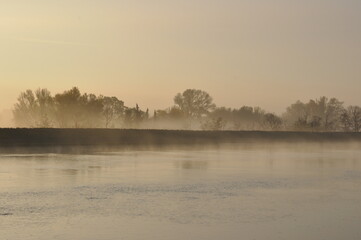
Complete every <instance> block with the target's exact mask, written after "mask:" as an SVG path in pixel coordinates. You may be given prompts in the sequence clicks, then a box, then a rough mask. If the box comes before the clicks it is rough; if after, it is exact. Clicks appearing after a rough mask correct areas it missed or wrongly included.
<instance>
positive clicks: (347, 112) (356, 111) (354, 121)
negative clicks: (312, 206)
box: [340, 106, 361, 132]
mask: <svg viewBox="0 0 361 240" xmlns="http://www.w3.org/2000/svg"><path fill="white" fill-rule="evenodd" d="M340 121H341V123H342V125H343V128H344V130H345V131H353V132H359V131H360V130H361V108H360V107H359V106H349V107H348V108H347V109H344V111H343V112H342V114H341V116H340Z"/></svg>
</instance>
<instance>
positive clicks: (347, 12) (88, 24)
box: [0, 0, 361, 112]
mask: <svg viewBox="0 0 361 240" xmlns="http://www.w3.org/2000/svg"><path fill="white" fill-rule="evenodd" d="M360 13H361V1H360V0H302V1H301V0H297V1H296V0H152V1H150V0H117V1H116V0H11V1H10V0H9V1H5V0H0V109H4V108H11V107H12V105H13V103H14V102H15V101H16V98H17V95H18V94H19V92H20V91H23V90H25V89H28V88H31V89H35V88H38V87H44V88H48V89H50V90H51V91H52V92H53V93H55V92H59V91H63V90H66V89H69V88H71V87H72V86H78V87H79V88H80V89H81V90H82V91H84V92H94V93H96V94H104V95H115V96H117V97H118V98H120V99H122V100H124V101H125V104H126V105H128V106H132V105H133V104H135V103H136V102H137V103H139V105H140V106H141V107H142V108H146V107H149V108H151V109H154V108H165V107H168V106H170V105H172V103H173V100H172V99H173V96H174V95H175V94H176V93H177V92H181V91H183V90H185V89H187V88H199V89H203V90H206V91H207V92H209V93H210V94H211V95H212V96H213V97H214V100H215V102H216V103H217V105H219V106H223V105H225V106H230V107H240V106H242V105H252V106H255V105H258V106H261V107H263V108H265V109H267V110H270V111H274V112H282V110H283V109H284V108H285V107H286V106H287V105H289V104H290V103H292V102H294V101H296V100H297V99H300V100H308V99H309V98H316V97H319V96H321V95H326V96H330V97H331V96H335V97H337V98H339V99H341V100H344V101H345V102H346V103H347V104H358V105H360V104H361V14H360Z"/></svg>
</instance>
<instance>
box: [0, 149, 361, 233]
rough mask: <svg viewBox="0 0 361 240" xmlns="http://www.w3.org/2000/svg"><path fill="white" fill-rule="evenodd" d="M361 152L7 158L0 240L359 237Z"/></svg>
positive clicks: (2, 161)
mask: <svg viewBox="0 0 361 240" xmlns="http://www.w3.org/2000/svg"><path fill="white" fill-rule="evenodd" d="M360 223H361V150H360V149H359V148H346V147H340V146H337V147H333V146H327V147H325V146H324V147H309V146H308V147H302V146H292V145H290V146H287V147H280V146H269V147H267V146H266V147H265V146H262V147H260V146H248V147H242V148H238V149H235V148H224V149H217V150H204V149H203V150H189V149H188V150H159V151H119V152H111V153H109V152H107V153H101V152H100V153H92V154H44V153H43V154H16V155H14V154H1V155H0V239H9V240H10V239H11V240H14V239H21V240H26V239H37V240H38V239H44V240H45V239H46V240H48V239H81V240H83V239H84V240H92V239H99V240H103V239H117V240H118V239H125V240H128V239H130V240H132V239H142V240H143V239H150V240H153V239H154V240H161V239H167V240H168V239H170V240H171V239H196V240H199V239H207V240H209V239H217V240H219V239H227V240H228V239H237V240H238V239H271V240H272V239H275V240H276V239H277V240H280V239H287V240H289V239H300V240H301V239H302V240H304V239H308V240H309V239H317V240H318V239H327V240H330V239H335V240H336V239H337V240H339V239H348V240H349V239H361V228H360V226H361V225H360Z"/></svg>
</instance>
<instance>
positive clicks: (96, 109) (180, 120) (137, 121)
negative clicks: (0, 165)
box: [13, 87, 361, 132]
mask: <svg viewBox="0 0 361 240" xmlns="http://www.w3.org/2000/svg"><path fill="white" fill-rule="evenodd" d="M173 100H174V105H173V106H171V107H169V108H167V109H163V110H155V111H154V112H153V113H152V114H150V113H149V110H148V109H141V108H140V107H139V106H138V104H136V106H134V107H129V106H125V104H124V102H123V101H122V100H120V99H118V98H117V97H108V96H103V95H100V96H96V95H95V94H88V93H83V94H82V93H81V92H80V91H79V89H78V88H76V87H74V88H72V89H70V90H67V91H64V92H63V93H58V94H55V95H54V96H53V95H52V94H51V93H50V91H49V90H47V89H37V90H35V91H32V90H27V91H25V92H22V93H21V94H20V95H19V97H18V100H17V103H16V104H15V106H14V109H13V119H14V123H15V126H17V127H31V128H147V129H185V130H189V129H202V130H268V131H269V130H271V131H312V132H333V131H345V132H359V131H360V130H361V108H360V107H359V106H347V107H346V106H344V104H343V102H341V101H339V100H338V99H336V98H330V99H329V98H327V97H321V98H319V99H315V100H309V101H308V102H306V103H304V102H301V101H297V102H296V103H294V104H291V105H290V106H289V107H288V108H287V109H286V111H285V113H284V114H282V115H277V114H274V113H270V112H267V111H265V110H263V109H261V108H259V107H250V106H242V107H240V108H238V109H231V108H226V107H216V105H215V104H214V103H213V99H212V97H211V96H210V95H209V94H208V93H207V92H205V91H202V90H196V89H187V90H185V91H184V92H183V93H178V94H177V95H176V96H175V97H174V99H173Z"/></svg>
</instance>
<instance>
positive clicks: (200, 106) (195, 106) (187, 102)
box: [174, 89, 216, 118]
mask: <svg viewBox="0 0 361 240" xmlns="http://www.w3.org/2000/svg"><path fill="white" fill-rule="evenodd" d="M174 103H175V104H176V105H177V106H178V107H179V108H180V109H181V110H182V111H183V112H184V113H185V114H186V115H187V116H188V117H190V118H193V117H195V118H198V117H201V116H202V115H203V114H207V113H209V111H211V110H213V109H214V108H215V107H216V105H215V104H214V103H213V99H212V97H211V96H210V95H209V94H208V93H207V92H205V91H202V90H197V89H187V90H185V91H184V92H183V93H182V94H181V93H178V94H177V95H176V96H175V97H174Z"/></svg>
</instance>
